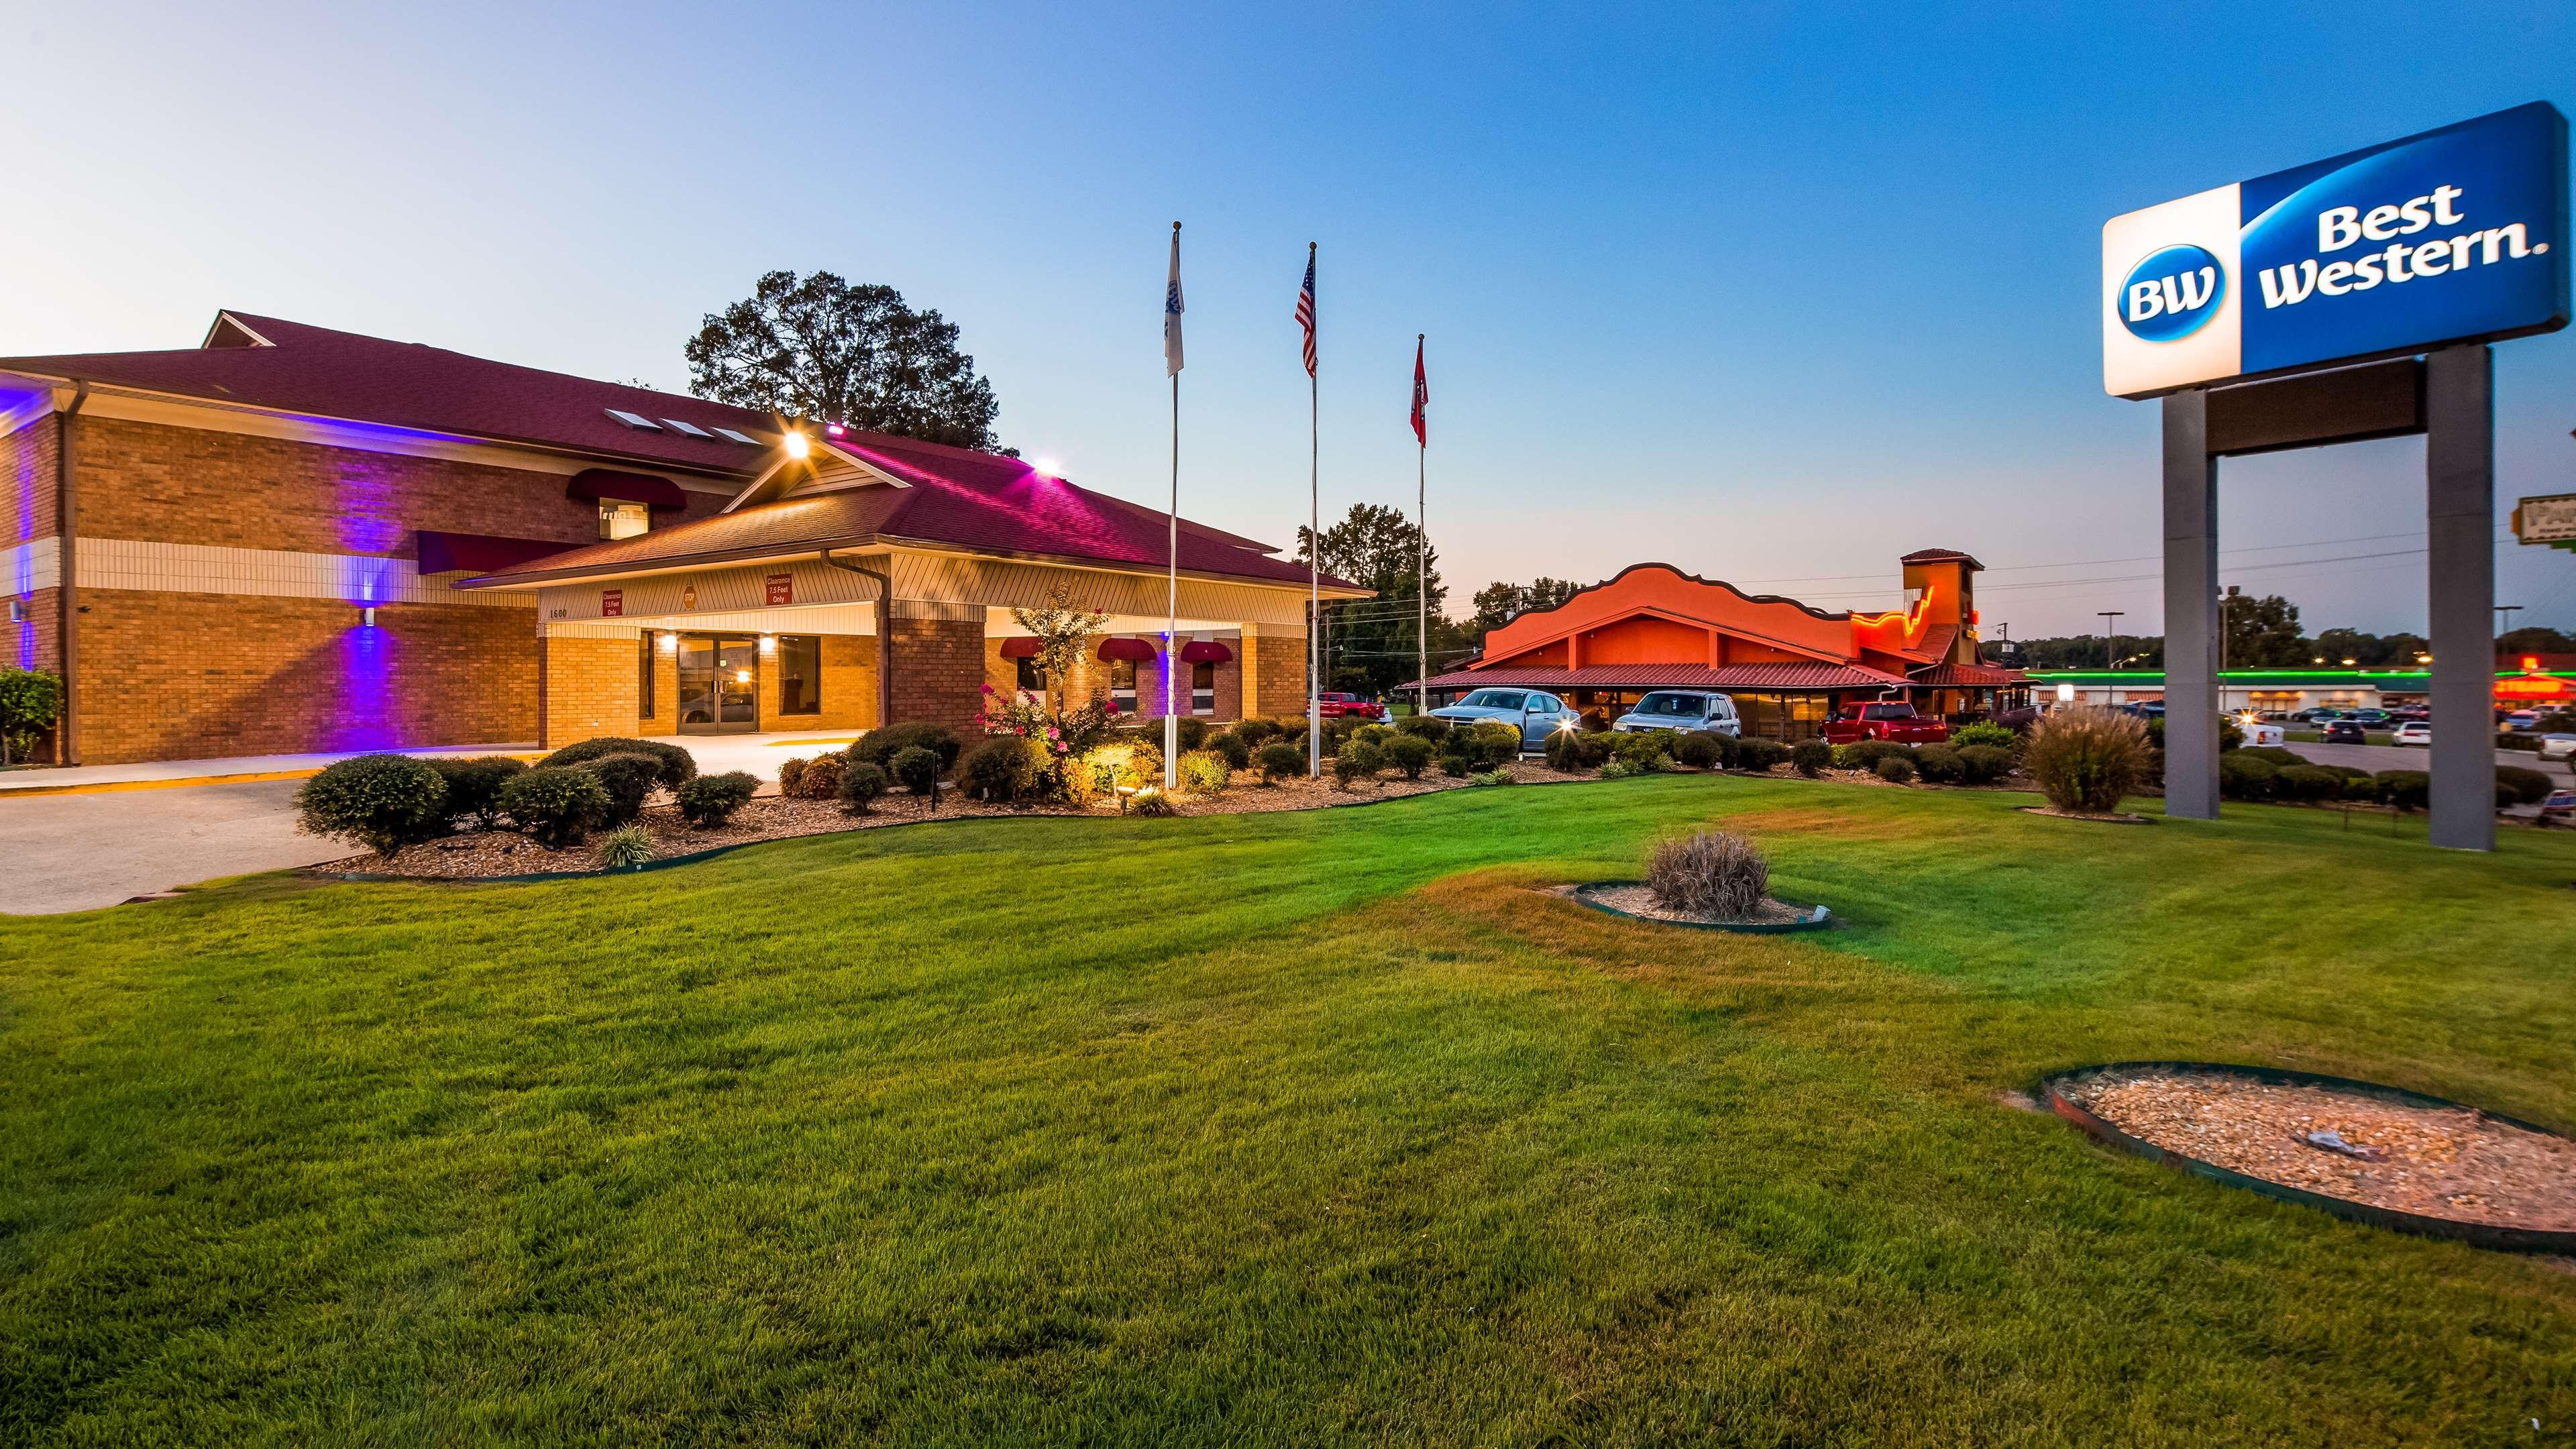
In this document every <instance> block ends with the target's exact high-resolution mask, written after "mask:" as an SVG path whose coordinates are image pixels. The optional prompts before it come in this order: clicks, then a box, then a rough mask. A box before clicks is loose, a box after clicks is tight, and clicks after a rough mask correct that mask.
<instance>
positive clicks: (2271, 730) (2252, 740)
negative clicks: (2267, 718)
mask: <svg viewBox="0 0 2576 1449" xmlns="http://www.w3.org/2000/svg"><path fill="white" fill-rule="evenodd" d="M2236 729H2237V732H2238V733H2240V734H2242V735H2244V736H2245V743H2247V744H2249V745H2277V744H2279V743H2281V742H2282V741H2283V740H2286V739H2288V738H2289V732H2288V731H2286V730H2284V729H2282V728H2281V727H2280V726H2279V725H2276V724H2265V723H2264V722H2263V721H2261V720H2259V719H2245V718H2242V717H2239V718H2238V719H2237V721H2236Z"/></svg>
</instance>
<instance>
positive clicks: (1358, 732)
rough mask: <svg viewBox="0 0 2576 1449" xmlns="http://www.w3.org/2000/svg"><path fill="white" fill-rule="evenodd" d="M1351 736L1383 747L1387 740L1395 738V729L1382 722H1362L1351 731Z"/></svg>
mask: <svg viewBox="0 0 2576 1449" xmlns="http://www.w3.org/2000/svg"><path fill="white" fill-rule="evenodd" d="M1351 738H1352V739H1355V740H1358V741H1359V742H1360V743H1362V744H1366V745H1376V746H1378V747H1380V748H1381V749H1383V748H1384V747H1385V745H1386V742H1387V741H1388V740H1391V739H1394V738H1395V731H1394V730H1393V729H1390V728H1389V727H1387V726H1385V725H1382V724H1364V725H1361V726H1360V727H1359V728H1358V729H1355V730H1353V731H1351Z"/></svg>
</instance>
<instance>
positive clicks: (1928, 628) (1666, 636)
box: [1407, 548, 2028, 740]
mask: <svg viewBox="0 0 2576 1449" xmlns="http://www.w3.org/2000/svg"><path fill="white" fill-rule="evenodd" d="M1983 567H1984V566H1983V565H1981V564H1979V563H1978V562H1977V561H1976V560H1975V559H1973V558H1971V557H1969V556H1968V555H1966V554H1964V553H1961V552H1959V551H1957V550H1956V549H1944V548H1934V549H1924V550H1922V551H1920V552H1917V553H1910V554H1907V555H1906V556H1905V557H1904V558H1902V559H1900V560H1898V569H1899V573H1900V577H1901V579H1902V581H1903V584H1904V588H1905V607H1904V608H1902V609H1895V610H1890V611H1888V612H1886V613H1879V614H1863V613H1854V612H1852V611H1850V610H1847V609H1837V610H1826V609H1816V608H1810V607H1809V606H1807V605H1805V604H1802V603H1799V602H1798V601H1797V600H1795V599H1789V598H1783V597H1781V596H1779V595H1777V594H1748V593H1745V592H1744V591H1743V590H1741V589H1738V588H1736V587H1735V586H1734V585H1732V584H1727V583H1721V582H1718V581H1716V580H1713V579H1703V578H1699V577H1697V576H1695V575H1692V574H1686V573H1683V572H1682V571H1681V570H1679V569H1677V568H1674V567H1673V566H1672V565H1670V564H1662V563H1647V564H1637V565H1634V566H1632V567H1630V568H1628V569H1626V570H1624V571H1622V572H1621V573H1620V574H1619V576H1618V577H1617V578H1614V579H1611V580H1609V581H1608V582H1606V583H1599V584H1595V585H1593V586H1592V587H1590V588H1588V589H1583V590H1580V591H1578V592H1577V593H1576V594H1575V595H1574V596H1573V597H1572V598H1570V599H1568V600H1566V601H1565V603H1563V604H1561V605H1559V606H1558V607H1556V608H1553V609H1547V610H1543V611H1537V612H1532V613H1527V614H1523V615H1521V616H1520V617H1519V618H1516V619H1513V620H1512V621H1511V622H1509V623H1507V624H1504V625H1503V626H1502V627H1500V628H1498V629H1495V630H1493V631H1492V632H1490V633H1488V634H1487V635H1486V636H1485V650H1484V653H1483V655H1482V656H1481V657H1479V658H1478V659H1477V660H1476V661H1475V662H1473V663H1471V664H1469V665H1467V666H1465V667H1464V668H1461V669H1458V670H1454V671H1452V672H1450V673H1447V674H1442V675H1439V676H1437V677H1435V678H1433V679H1431V680H1429V681H1428V685H1429V688H1430V691H1431V694H1432V696H1433V700H1434V703H1435V704H1438V703H1444V702H1447V701H1449V700H1452V699H1455V698H1456V697H1458V696H1460V695H1462V694H1464V693H1466V692H1467V691H1469V690H1472V689H1478V688H1485V687H1512V688H1522V689H1545V690H1548V691H1550V692H1551V693H1555V694H1559V695H1562V696H1564V697H1565V698H1566V699H1568V700H1570V701H1572V702H1573V703H1574V704H1576V705H1577V706H1578V707H1580V708H1583V709H1585V710H1586V711H1587V712H1589V711H1594V710H1598V711H1599V712H1601V713H1602V714H1604V715H1616V714H1618V713H1619V712H1621V711H1623V710H1624V709H1626V708H1627V707H1628V706H1629V705H1632V704H1634V703H1636V701H1637V699H1638V698H1639V697H1640V696H1641V695H1643V694H1645V693H1646V691H1648V690H1653V689H1704V690H1713V691H1716V692H1719V693H1723V694H1726V695H1729V696H1731V697H1733V699H1734V701H1735V708H1736V713H1737V715H1738V716H1739V717H1740V718H1741V719H1742V720H1743V721H1744V728H1745V732H1746V733H1747V734H1761V735H1766V736H1769V737H1771V738H1773V739H1783V740H1797V739H1805V738H1807V737H1809V736H1811V735H1814V734H1815V733H1816V732H1817V729H1818V727H1819V726H1821V725H1822V724H1823V723H1824V721H1825V720H1826V719H1827V718H1828V717H1830V716H1831V715H1832V714H1833V713H1834V712H1835V711H1836V710H1838V709H1840V708H1841V707H1842V706H1843V705H1844V704H1845V703H1847V702H1850V701H1857V700H1875V699H1907V700H1911V701H1912V702H1913V703H1914V705H1915V707H1916V708H1917V709H1920V710H1923V711H1924V712H1926V713H1933V714H1940V715H1943V716H1947V717H1950V718H1954V719H1957V718H1974V717H1981V716H1984V715H1988V714H1991V713H1993V712H1995V711H1997V710H2000V709H2008V708H2011V707H2013V706H2015V705H2018V704H2022V703H2024V702H2026V699H2027V694H2028V686H2027V684H2026V682H2025V681H2024V679H2023V677H2022V675H2021V674H2020V673H2019V672H2017V671H2014V670H2009V669H1996V668H1993V667H1990V666H1987V665H1984V664H1980V663H1978V662H1977V628H1976V626H1977V610H1976V575H1977V574H1978V572H1979V571H1980V570H1981V569H1982V568H1983ZM1407 687H1408V688H1410V686H1407Z"/></svg>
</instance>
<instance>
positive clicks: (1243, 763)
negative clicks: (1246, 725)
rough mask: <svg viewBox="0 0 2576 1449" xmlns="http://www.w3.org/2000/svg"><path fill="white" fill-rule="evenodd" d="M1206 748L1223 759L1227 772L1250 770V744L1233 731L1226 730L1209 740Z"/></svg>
mask: <svg viewBox="0 0 2576 1449" xmlns="http://www.w3.org/2000/svg"><path fill="white" fill-rule="evenodd" d="M1208 748H1209V749H1211V750H1214V751H1215V752H1216V753H1218V754H1220V755H1222V756H1224V757H1225V765H1226V768H1227V769H1229V770H1249V769H1251V768H1252V742H1251V741H1249V740H1246V739H1245V738H1244V737H1243V736H1242V735H1241V734H1239V733H1237V732H1235V731H1233V730H1228V731H1226V732H1225V733H1224V734H1221V735H1218V736H1217V737H1216V738H1214V739H1212V740H1209V741H1208Z"/></svg>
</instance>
